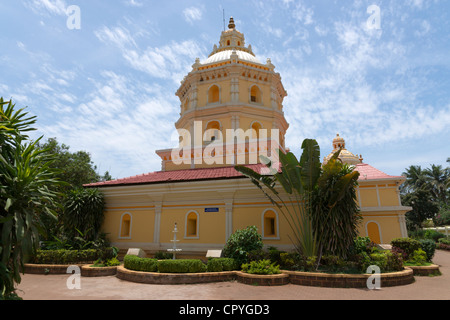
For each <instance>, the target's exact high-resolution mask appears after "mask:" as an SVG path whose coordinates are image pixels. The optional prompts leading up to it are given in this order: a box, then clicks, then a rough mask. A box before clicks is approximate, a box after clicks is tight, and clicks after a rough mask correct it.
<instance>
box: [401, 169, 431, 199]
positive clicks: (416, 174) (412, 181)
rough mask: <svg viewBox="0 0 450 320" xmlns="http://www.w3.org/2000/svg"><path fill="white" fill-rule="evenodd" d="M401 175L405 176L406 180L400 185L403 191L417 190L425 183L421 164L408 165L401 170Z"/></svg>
mask: <svg viewBox="0 0 450 320" xmlns="http://www.w3.org/2000/svg"><path fill="white" fill-rule="evenodd" d="M403 176H405V177H406V181H405V183H404V184H403V185H402V187H401V191H402V192H403V193H408V192H412V191H414V190H418V189H420V188H422V187H423V186H424V185H425V184H426V178H425V174H424V171H423V170H422V167H421V166H410V167H409V168H407V169H406V171H405V172H403Z"/></svg>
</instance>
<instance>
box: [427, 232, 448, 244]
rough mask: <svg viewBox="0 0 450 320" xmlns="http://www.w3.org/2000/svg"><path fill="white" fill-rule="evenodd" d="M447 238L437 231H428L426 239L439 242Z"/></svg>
mask: <svg viewBox="0 0 450 320" xmlns="http://www.w3.org/2000/svg"><path fill="white" fill-rule="evenodd" d="M442 238H445V234H443V233H440V232H438V231H436V230H427V231H425V239H430V240H433V241H434V242H438V241H439V239H442Z"/></svg>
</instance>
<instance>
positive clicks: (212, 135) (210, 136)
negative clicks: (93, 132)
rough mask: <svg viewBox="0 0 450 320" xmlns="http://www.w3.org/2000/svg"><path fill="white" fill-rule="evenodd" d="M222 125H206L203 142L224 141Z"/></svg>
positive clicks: (214, 122) (216, 123)
mask: <svg viewBox="0 0 450 320" xmlns="http://www.w3.org/2000/svg"><path fill="white" fill-rule="evenodd" d="M221 127H222V126H221V124H220V122H219V121H216V120H214V121H210V122H208V124H207V125H206V129H205V134H204V136H203V141H220V140H222V131H221V129H222V128H221Z"/></svg>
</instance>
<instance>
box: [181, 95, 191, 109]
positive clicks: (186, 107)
mask: <svg viewBox="0 0 450 320" xmlns="http://www.w3.org/2000/svg"><path fill="white" fill-rule="evenodd" d="M189 105H190V101H189V98H186V100H185V102H184V104H183V108H182V112H186V111H188V110H189Z"/></svg>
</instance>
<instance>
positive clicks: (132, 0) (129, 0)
mask: <svg viewBox="0 0 450 320" xmlns="http://www.w3.org/2000/svg"><path fill="white" fill-rule="evenodd" d="M125 4H126V5H128V6H131V7H142V6H143V5H144V4H143V3H142V2H138V1H136V0H126V1H125Z"/></svg>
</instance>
